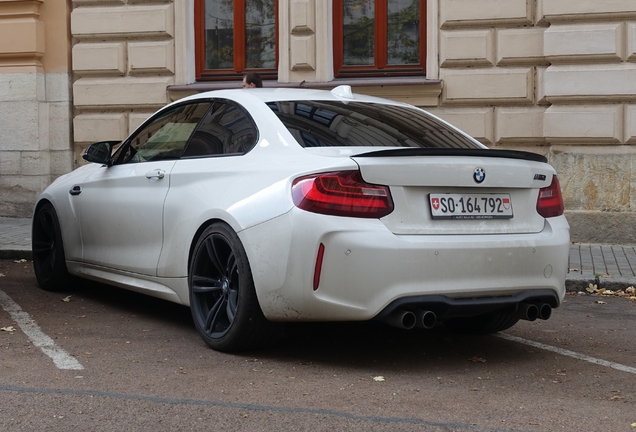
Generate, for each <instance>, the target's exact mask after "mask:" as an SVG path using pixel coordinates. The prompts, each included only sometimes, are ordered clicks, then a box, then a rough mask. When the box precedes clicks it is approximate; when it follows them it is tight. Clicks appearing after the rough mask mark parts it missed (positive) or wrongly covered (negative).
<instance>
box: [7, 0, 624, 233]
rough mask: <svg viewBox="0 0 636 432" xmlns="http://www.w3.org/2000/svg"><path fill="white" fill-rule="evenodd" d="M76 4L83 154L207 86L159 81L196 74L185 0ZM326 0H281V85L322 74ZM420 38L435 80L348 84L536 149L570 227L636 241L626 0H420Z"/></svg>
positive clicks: (507, 144)
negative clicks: (423, 32) (554, 174)
mask: <svg viewBox="0 0 636 432" xmlns="http://www.w3.org/2000/svg"><path fill="white" fill-rule="evenodd" d="M0 1H2V0H0ZM4 1H6V0H4ZM74 6H75V8H74V10H73V12H72V14H71V23H72V35H73V37H74V39H75V41H76V43H75V45H74V46H73V51H72V54H73V55H72V59H73V63H72V65H73V71H74V78H75V82H74V85H73V97H74V108H75V112H74V120H73V125H74V135H73V137H74V142H75V149H74V155H75V163H76V164H79V163H80V161H79V155H80V153H81V151H82V150H83V148H84V147H85V146H86V145H87V144H88V143H90V142H92V141H97V140H106V139H123V138H124V137H125V136H127V135H128V134H129V133H130V132H131V131H132V130H133V129H134V128H135V127H137V126H138V125H139V124H140V123H141V122H142V121H143V120H144V119H145V118H146V117H147V116H148V115H149V114H150V113H152V112H153V111H154V110H156V109H157V108H159V107H160V106H163V105H165V104H166V103H168V102H170V101H171V100H174V99H175V98H178V97H181V96H183V95H184V94H189V93H193V92H195V91H200V90H201V89H205V88H206V87H205V85H203V86H202V85H199V86H197V88H196V90H194V89H193V88H188V89H185V90H184V89H181V90H173V91H170V92H169V93H168V92H167V90H166V87H168V86H170V85H172V84H176V85H185V84H191V83H193V82H194V75H193V68H194V54H193V52H194V50H193V42H192V40H193V30H192V23H193V18H192V11H193V3H192V0H172V1H170V0H168V1H160V0H148V1H144V2H132V1H127V0H77V1H75V3H74ZM331 8H332V5H331V2H330V1H326V0H325V1H322V0H279V82H280V83H281V85H283V84H287V83H299V82H301V81H305V84H304V86H312V83H314V84H315V85H316V86H318V84H317V83H329V82H330V81H331V80H332V78H333V70H332V69H333V63H332V58H333V50H332V46H333V44H332V42H333V40H332V34H331V31H332V26H331V14H332V9H331ZM426 43H427V50H428V53H427V78H429V81H432V80H440V81H437V82H427V83H426V84H427V85H420V83H415V84H413V81H411V82H410V84H408V85H406V86H405V85H399V82H396V81H393V82H388V81H387V82H386V83H385V84H380V85H379V84H377V83H375V84H373V85H365V84H364V82H363V81H360V82H358V83H357V86H355V87H354V91H357V92H360V93H367V94H373V95H379V96H384V97H389V98H392V99H397V100H404V101H408V102H411V103H415V104H417V105H420V106H423V107H426V108H427V109H430V110H431V111H432V112H433V113H435V114H438V115H440V116H441V117H443V118H445V119H447V120H449V121H450V122H451V123H453V124H456V125H457V126H459V127H460V128H462V129H464V130H465V131H467V132H468V133H470V134H471V135H473V136H474V137H476V138H477V139H478V140H480V141H481V142H483V143H485V144H486V145H488V146H490V147H494V148H514V149H522V150H530V151H534V152H538V153H542V154H544V155H546V156H547V157H548V158H549V160H550V162H551V163H552V164H553V165H554V166H555V167H556V168H557V170H558V171H559V177H560V180H561V185H562V188H563V192H564V196H565V201H566V209H567V216H568V219H569V221H570V223H571V225H572V239H573V240H575V241H582V242H613V243H636V232H635V231H634V230H632V229H631V227H633V226H634V223H635V222H636V212H634V208H635V206H634V205H636V190H634V187H633V186H632V185H634V186H636V174H634V173H635V171H636V170H635V169H633V168H632V165H634V158H635V157H636V156H635V153H636V152H635V151H634V149H635V148H636V147H635V146H634V144H636V2H634V0H612V1H608V2H601V1H598V0H429V1H428V3H427V41H426ZM398 81H399V80H398ZM396 84H397V85H396ZM287 85H293V84H287ZM334 85H335V84H334ZM211 87H213V86H211V85H210V86H209V87H208V88H211ZM322 87H324V85H323V86H322ZM12 157H15V156H12ZM8 165H11V166H13V165H12V164H10V163H7V162H5V163H4V166H8ZM0 173H1V172H0Z"/></svg>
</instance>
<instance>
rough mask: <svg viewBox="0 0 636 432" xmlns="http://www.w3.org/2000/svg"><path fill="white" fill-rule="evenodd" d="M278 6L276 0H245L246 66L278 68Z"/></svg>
mask: <svg viewBox="0 0 636 432" xmlns="http://www.w3.org/2000/svg"><path fill="white" fill-rule="evenodd" d="M275 15H276V8H275V2H274V0H247V1H246V2H245V53H246V54H245V56H246V59H245V66H246V68H247V69H275V68H276V25H275V17H276V16H275Z"/></svg>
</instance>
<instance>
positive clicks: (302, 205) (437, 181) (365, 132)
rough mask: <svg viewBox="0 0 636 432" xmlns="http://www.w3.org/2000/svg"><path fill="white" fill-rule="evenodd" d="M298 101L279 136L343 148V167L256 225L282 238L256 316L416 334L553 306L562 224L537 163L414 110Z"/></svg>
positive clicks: (541, 312)
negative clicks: (379, 325)
mask: <svg viewBox="0 0 636 432" xmlns="http://www.w3.org/2000/svg"><path fill="white" fill-rule="evenodd" d="M301 103H302V104H304V106H303V107H301V110H298V109H297V108H298V107H297V106H293V107H291V108H290V106H287V107H285V110H284V111H285V114H284V115H280V114H279V118H280V119H281V120H282V121H283V123H284V124H285V125H286V126H287V128H288V129H289V131H290V133H291V134H292V135H293V136H294V137H295V139H296V140H297V141H299V143H301V145H303V146H304V147H305V150H306V151H307V152H309V153H311V154H314V155H316V156H321V157H325V156H329V155H333V157H334V158H338V157H339V158H343V157H344V156H343V154H346V153H347V152H346V151H342V149H350V150H351V153H352V154H351V155H350V156H349V157H348V159H349V161H351V160H352V161H353V162H355V166H354V167H355V168H354V169H351V168H350V167H349V168H346V169H344V168H343V169H342V170H338V169H333V167H330V169H329V170H323V171H321V170H316V171H315V172H311V173H304V174H301V175H298V176H296V177H295V178H293V179H291V184H290V189H291V190H290V194H291V195H292V199H293V201H294V204H295V207H294V208H293V209H292V210H291V211H290V212H289V213H287V214H285V215H283V216H281V217H280V218H278V219H279V220H277V221H271V225H270V226H269V227H268V228H267V229H270V228H273V226H274V225H275V224H280V227H279V228H281V229H282V228H284V227H286V228H287V232H288V234H287V235H285V236H283V238H280V239H279V241H278V243H280V245H279V246H274V248H276V247H278V248H279V249H280V251H281V252H280V255H279V257H280V258H281V259H280V260H278V261H277V262H271V261H270V262H269V265H270V266H274V267H276V269H275V272H274V273H275V274H276V275H278V276H277V277H275V278H273V279H272V278H271V277H270V278H269V279H268V278H267V277H266V278H265V279H264V280H261V283H260V286H259V283H258V281H259V278H258V275H259V274H261V275H265V274H266V273H267V272H266V271H264V270H262V269H259V268H258V264H256V267H257V268H256V269H255V273H256V274H255V280H256V281H257V291H258V294H259V302H260V303H261V307H262V308H263V311H264V313H265V315H266V316H267V317H268V318H270V319H273V320H366V319H372V318H376V319H383V320H385V321H387V322H390V323H395V324H396V325H401V324H402V325H404V326H406V327H410V326H411V318H412V317H417V321H416V323H417V324H419V325H421V326H422V325H423V326H425V327H426V325H425V324H422V323H423V322H428V324H431V322H433V323H434V321H435V319H439V320H452V319H455V318H465V317H473V316H480V315H484V314H488V313H493V312H501V313H505V314H509V315H510V316H514V317H521V318H527V319H534V318H537V317H542V318H548V317H549V311H550V310H551V308H554V307H558V306H559V305H560V303H561V301H562V299H563V296H564V294H565V288H564V283H565V276H566V272H567V265H568V251H569V226H568V224H567V221H566V220H565V217H564V216H563V200H562V197H561V191H560V187H559V183H558V178H557V176H556V173H555V171H554V169H553V168H552V167H551V166H550V165H548V164H547V163H546V160H545V158H544V157H542V156H539V155H536V154H532V153H526V152H516V151H505V150H488V149H486V148H485V147H484V146H482V145H481V144H479V143H477V142H476V141H474V140H472V139H471V138H469V137H467V136H466V135H464V134H462V133H461V132H459V131H457V130H456V129H455V128H453V127H451V126H449V125H447V124H446V123H444V122H443V121H441V120H440V119H437V118H435V117H433V116H430V115H428V114H425V113H422V112H421V111H419V110H416V109H415V108H412V107H406V106H400V105H393V104H388V105H382V104H374V103H371V104H365V103H360V104H359V106H354V107H352V104H351V103H349V102H347V103H345V104H338V103H333V104H331V103H329V104H325V103H322V102H316V103H311V102H308V101H303V102H292V103H291V105H297V104H301ZM353 105H355V104H353ZM277 107H278V108H280V107H281V105H280V104H279V105H278V106H277ZM272 109H273V110H274V111H275V112H276V109H275V108H274V107H272ZM295 111H296V112H299V113H300V114H296V115H290V114H289V113H293V112H295ZM312 117H313V118H312ZM312 125H314V126H312ZM359 143H362V144H361V145H358V144H359ZM335 148H339V149H340V150H339V151H336V150H335ZM336 155H337V156H336ZM333 165H337V164H333ZM258 229H262V230H265V228H264V227H261V228H257V230H258ZM273 229H276V228H273ZM262 235H263V236H264V237H263V238H265V235H266V234H265V231H263V233H262ZM283 249H288V250H289V253H288V254H287V253H285V252H282V250H283ZM271 269H272V268H271V267H270V270H271ZM529 308H530V309H532V308H536V311H535V309H532V310H531V311H528V309H529ZM535 312H536V314H535ZM426 313H429V315H426V316H428V318H429V320H428V321H426V318H425V317H424V315H425V314H426ZM524 313H525V314H526V316H525V317H524V316H523V314H524ZM528 314H529V315H528ZM431 316H432V317H433V319H432V321H431V319H430V317H431ZM404 317H408V318H407V319H405V318H404Z"/></svg>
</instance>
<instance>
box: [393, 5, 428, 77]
mask: <svg viewBox="0 0 636 432" xmlns="http://www.w3.org/2000/svg"><path fill="white" fill-rule="evenodd" d="M387 48H388V58H387V60H388V64H389V65H411V64H419V63H420V0H389V17H388V43H387Z"/></svg>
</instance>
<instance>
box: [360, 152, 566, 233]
mask: <svg viewBox="0 0 636 432" xmlns="http://www.w3.org/2000/svg"><path fill="white" fill-rule="evenodd" d="M352 159H353V160H354V161H355V162H356V163H357V164H358V166H359V167H360V172H361V174H362V178H363V179H364V180H365V181H367V182H369V183H374V184H381V185H386V186H389V187H390V190H391V195H392V197H393V202H394V205H395V210H394V211H393V212H392V213H391V214H390V215H388V216H386V217H384V218H382V219H381V220H382V222H383V223H384V224H385V225H386V226H387V228H388V229H390V230H391V232H393V233H394V234H397V235H442V234H443V235H449V234H457V235H466V234H480V235H483V234H524V233H537V232H540V231H542V230H543V228H544V225H545V220H544V218H543V217H542V216H541V215H539V214H538V213H537V211H536V205H537V198H538V194H539V189H541V188H543V187H547V186H549V185H550V183H551V182H552V177H553V175H554V174H555V171H554V169H553V168H552V167H551V166H550V165H548V164H547V163H545V162H543V161H544V160H545V158H543V157H542V156H539V155H535V154H532V153H526V152H515V151H501V150H487V149H465V150H457V149H435V151H433V152H431V150H430V149H397V150H383V151H377V152H372V153H364V154H359V155H356V156H353V157H352ZM478 171H479V172H480V173H483V174H476V172H478ZM481 175H483V180H482V181H481V182H479V180H481ZM449 194H452V195H449ZM449 198H452V199H453V206H454V207H455V212H454V213H451V212H449V213H448V214H452V216H446V215H444V216H443V217H449V218H447V219H440V218H439V217H442V216H441V212H440V211H439V210H438V211H436V212H435V213H436V214H437V217H438V218H434V215H433V213H434V212H433V211H432V208H433V207H437V208H438V209H439V202H440V199H443V200H446V201H448V200H449ZM469 198H470V199H471V201H470V203H473V202H474V203H477V205H478V206H479V207H480V211H481V210H484V211H481V212H478V211H476V210H475V209H474V208H473V207H472V206H468V207H467V206H465V204H466V203H469V201H468V199H469ZM491 198H492V199H493V200H495V201H490V199H491ZM497 199H498V204H497V205H495V206H494V207H493V206H489V205H488V203H489V202H490V203H491V204H494V203H495V202H497ZM502 200H503V203H504V205H509V206H510V207H511V210H510V209H507V210H505V209H504V207H503V206H502ZM508 200H509V201H508ZM446 201H444V203H443V204H444V205H446V204H445V202H446ZM460 201H461V202H460ZM484 203H485V204H486V206H487V209H484V207H483V204H484ZM448 204H450V201H449V202H448ZM447 208H448V207H447ZM462 208H463V209H464V212H462V211H461V209H462ZM469 210H471V211H469ZM485 210H487V211H485ZM490 210H492V211H490ZM497 210H501V212H500V213H497ZM450 217H452V219H451V218H450Z"/></svg>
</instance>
